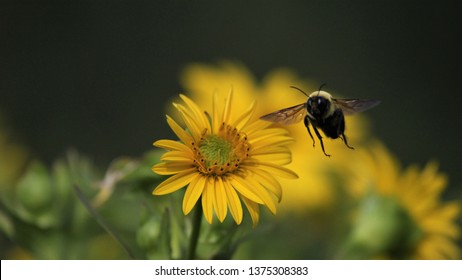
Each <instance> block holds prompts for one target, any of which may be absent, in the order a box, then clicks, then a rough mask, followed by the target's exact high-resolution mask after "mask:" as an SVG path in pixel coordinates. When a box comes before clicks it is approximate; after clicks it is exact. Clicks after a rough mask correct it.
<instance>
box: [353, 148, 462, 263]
mask: <svg viewBox="0 0 462 280" xmlns="http://www.w3.org/2000/svg"><path fill="white" fill-rule="evenodd" d="M350 167H351V169H352V170H353V174H355V176H353V179H352V183H351V184H350V185H351V186H349V190H351V191H352V194H353V196H354V197H356V198H358V199H363V200H366V201H369V202H370V201H371V200H370V199H369V198H370V196H371V194H372V196H376V197H379V200H377V198H375V201H381V202H380V204H381V205H382V206H384V205H385V206H386V207H379V208H377V210H378V211H377V216H373V214H371V213H372V212H373V209H374V206H372V205H366V207H368V208H367V211H368V212H369V214H365V215H362V217H365V216H367V215H369V216H371V219H370V220H368V219H367V218H366V219H364V221H368V222H371V221H375V222H372V223H374V224H375V225H373V226H368V225H360V226H358V224H361V221H359V222H357V223H356V228H361V229H360V230H357V229H356V235H357V236H358V235H361V234H362V233H366V232H368V233H369V236H368V238H369V239H375V240H380V239H381V238H382V237H381V235H388V236H387V237H386V238H382V239H381V240H382V241H385V240H386V242H385V243H386V246H383V244H382V245H381V246H376V247H375V248H379V247H380V249H381V250H382V251H381V252H376V253H378V254H381V255H382V256H383V255H384V254H385V255H387V254H388V257H391V258H396V257H400V258H412V259H458V258H460V257H461V250H460V248H459V247H458V246H457V243H456V240H457V239H458V238H459V236H460V228H459V227H458V226H457V225H456V219H457V217H459V215H460V212H461V202H460V201H453V202H442V201H441V192H442V191H443V190H444V188H445V187H446V184H447V178H446V176H445V175H443V174H441V173H439V172H438V166H437V164H436V163H435V162H430V163H428V164H427V165H426V166H425V167H424V168H423V170H419V169H418V168H417V167H416V166H410V167H408V168H407V169H405V170H401V169H400V167H399V164H398V162H397V160H396V159H395V158H394V157H393V156H392V155H390V153H389V152H388V151H387V150H386V149H385V147H384V146H383V145H381V144H379V143H376V144H375V145H373V146H372V149H371V151H359V152H358V158H357V159H356V160H352V161H351V164H350ZM368 197H369V198H368ZM387 214H393V215H388V216H387ZM360 216H361V214H360ZM386 221H389V223H387V222H386ZM380 224H381V225H380ZM371 227H374V228H375V231H376V233H377V234H375V236H370V233H371V231H370V229H371ZM361 232H362V233H361ZM366 243H367V242H366Z"/></svg>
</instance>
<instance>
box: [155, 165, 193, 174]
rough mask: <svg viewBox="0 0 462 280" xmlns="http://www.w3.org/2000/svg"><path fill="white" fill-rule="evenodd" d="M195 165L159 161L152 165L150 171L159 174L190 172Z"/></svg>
mask: <svg viewBox="0 0 462 280" xmlns="http://www.w3.org/2000/svg"><path fill="white" fill-rule="evenodd" d="M195 169H196V167H195V166H194V165H193V164H192V163H184V162H178V163H177V162H161V163H158V164H156V165H154V166H153V167H152V171H154V172H156V173H157V174H159V175H172V174H176V173H180V172H192V171H194V170H195Z"/></svg>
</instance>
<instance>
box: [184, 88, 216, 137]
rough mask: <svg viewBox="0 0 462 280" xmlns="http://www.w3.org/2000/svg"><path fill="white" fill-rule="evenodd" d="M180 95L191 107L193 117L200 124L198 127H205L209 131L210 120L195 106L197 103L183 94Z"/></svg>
mask: <svg viewBox="0 0 462 280" xmlns="http://www.w3.org/2000/svg"><path fill="white" fill-rule="evenodd" d="M180 97H181V99H183V101H184V103H186V105H188V107H189V108H190V109H191V111H192V113H193V114H194V118H195V119H196V120H197V122H198V123H199V124H200V127H204V128H207V130H208V131H211V128H210V122H209V121H208V119H207V118H206V116H205V114H204V112H203V111H202V110H201V109H200V108H199V107H198V106H197V104H196V103H195V102H194V101H192V100H191V99H190V98H189V97H187V96H186V95H184V94H180Z"/></svg>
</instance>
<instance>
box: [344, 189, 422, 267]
mask: <svg viewBox="0 0 462 280" xmlns="http://www.w3.org/2000/svg"><path fill="white" fill-rule="evenodd" d="M419 236H421V230H420V229H419V228H418V227H417V225H416V224H415V223H414V221H413V220H412V218H411V217H410V215H409V213H408V212H407V211H406V209H405V208H404V207H402V205H401V204H400V203H399V201H397V200H396V199H395V198H392V197H387V196H380V195H377V194H370V195H368V196H366V197H365V198H364V200H363V201H362V203H361V205H360V209H359V213H358V217H357V219H356V222H355V224H354V227H353V230H352V232H351V234H350V238H349V241H348V245H347V249H346V255H347V257H350V258H371V257H372V258H373V257H377V256H383V255H387V256H390V257H392V258H394V259H402V258H407V254H409V253H410V250H411V249H412V248H413V247H414V246H415V244H416V241H417V240H418V239H419Z"/></svg>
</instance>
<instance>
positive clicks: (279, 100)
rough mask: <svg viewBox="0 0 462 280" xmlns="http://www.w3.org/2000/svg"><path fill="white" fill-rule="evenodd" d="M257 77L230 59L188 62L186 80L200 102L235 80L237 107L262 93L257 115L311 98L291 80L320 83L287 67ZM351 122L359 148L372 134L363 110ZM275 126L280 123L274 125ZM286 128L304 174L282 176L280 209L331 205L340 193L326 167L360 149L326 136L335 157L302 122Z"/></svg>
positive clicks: (294, 166) (308, 86) (295, 166)
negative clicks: (314, 140)
mask: <svg viewBox="0 0 462 280" xmlns="http://www.w3.org/2000/svg"><path fill="white" fill-rule="evenodd" d="M255 80H256V79H255V78H254V77H253V76H252V74H251V73H250V72H249V71H248V70H247V69H246V68H245V67H244V66H242V65H240V64H234V63H226V62H225V63H222V64H220V65H218V66H210V65H204V64H192V65H190V66H188V67H186V69H185V71H184V74H183V79H182V83H183V86H184V88H185V89H186V91H187V92H189V93H190V94H191V95H192V96H193V97H194V99H195V100H197V102H198V104H201V105H209V104H210V95H211V94H212V92H213V91H214V90H216V91H220V92H221V91H225V90H226V89H227V88H229V86H232V87H233V88H234V89H235V91H236V94H239V96H238V98H237V99H238V102H239V103H238V106H235V107H237V109H236V110H238V111H242V110H243V109H244V108H245V106H244V104H247V103H249V102H251V100H255V99H258V104H259V106H258V108H257V109H256V112H255V114H256V116H257V117H260V116H263V115H265V114H268V113H270V112H273V111H276V110H279V109H282V108H286V107H290V106H294V105H297V104H300V103H304V102H306V97H305V96H304V95H302V94H300V93H299V92H298V91H295V90H293V89H291V88H290V86H292V85H294V86H297V87H299V88H302V89H304V90H305V91H306V92H310V91H315V90H317V89H318V88H319V83H314V82H311V81H306V80H302V79H301V78H299V77H298V76H297V75H296V74H295V73H294V72H293V71H291V70H289V69H285V68H281V69H276V70H274V71H272V72H270V73H269V74H267V75H266V76H264V78H263V79H262V81H261V83H258V84H257V82H256V81H255ZM334 95H335V94H334ZM350 97H354V96H350ZM346 126H347V129H346V135H347V137H348V138H349V139H348V140H349V142H350V144H351V145H352V146H354V147H355V148H356V150H359V149H360V145H361V143H362V141H363V139H364V138H365V136H366V134H367V129H366V128H365V126H366V124H365V121H364V119H362V118H361V116H352V117H348V118H347V120H346ZM273 127H278V126H277V125H273ZM284 128H285V129H287V130H288V131H289V135H290V136H292V137H293V138H294V139H295V142H294V143H292V144H291V145H290V149H291V151H292V163H291V164H290V165H288V168H290V169H291V170H293V171H295V172H296V173H297V174H299V175H300V179H299V180H296V181H294V180H285V179H281V184H282V186H283V188H284V199H283V200H282V201H281V205H280V210H281V212H286V213H287V212H290V211H294V210H295V211H297V212H300V213H306V211H307V210H318V209H321V210H323V211H325V210H327V209H330V208H331V206H332V205H334V203H335V201H336V198H337V197H336V194H337V193H336V191H335V187H334V184H333V182H332V181H331V179H330V178H329V177H328V176H326V172H328V171H329V170H331V169H332V167H333V166H334V165H335V164H336V163H338V162H344V161H345V159H347V158H348V157H350V156H351V155H352V154H354V153H355V152H356V151H355V150H350V149H348V148H346V147H345V145H344V144H343V143H342V141H339V140H338V139H337V140H333V141H330V140H331V139H326V140H325V146H326V151H327V152H328V153H330V154H332V155H333V156H332V157H331V158H326V157H325V156H324V154H323V153H322V151H321V147H320V144H319V142H317V144H316V147H315V148H313V146H312V142H311V138H310V137H309V135H308V132H307V130H306V128H305V126H304V125H303V123H298V124H294V125H290V126H284Z"/></svg>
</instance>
